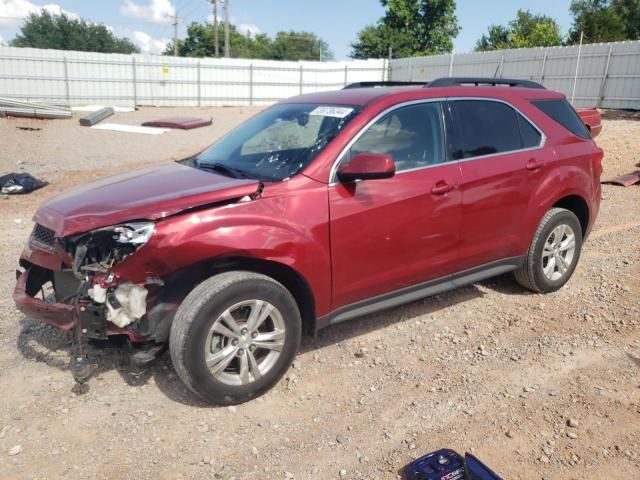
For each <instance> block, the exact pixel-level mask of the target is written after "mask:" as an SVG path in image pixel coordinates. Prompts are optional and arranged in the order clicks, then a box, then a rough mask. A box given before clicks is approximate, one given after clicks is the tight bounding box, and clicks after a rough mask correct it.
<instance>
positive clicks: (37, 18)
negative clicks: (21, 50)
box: [9, 11, 139, 53]
mask: <svg viewBox="0 0 640 480" xmlns="http://www.w3.org/2000/svg"><path fill="white" fill-rule="evenodd" d="M9 44H10V45H11V46H13V47H31V48H52V49H57V50H78V51H81V52H101V53H137V52H139V50H138V47H136V46H135V45H134V44H133V43H132V42H131V40H129V39H128V38H119V37H116V36H115V35H114V34H113V33H111V31H110V30H109V29H108V28H107V27H105V26H104V25H96V24H94V23H91V22H87V21H86V20H82V19H80V20H77V19H73V18H69V17H68V16H66V15H64V14H62V15H52V14H50V13H49V12H47V11H42V13H39V14H36V13H32V14H30V15H29V16H28V17H27V19H26V20H25V22H24V24H23V25H22V27H21V28H20V33H18V34H17V35H16V37H15V38H14V39H13V40H11V42H9Z"/></svg>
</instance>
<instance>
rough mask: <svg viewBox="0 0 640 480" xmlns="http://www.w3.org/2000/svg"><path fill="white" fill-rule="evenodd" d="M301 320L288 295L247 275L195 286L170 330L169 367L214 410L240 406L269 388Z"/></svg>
mask: <svg viewBox="0 0 640 480" xmlns="http://www.w3.org/2000/svg"><path fill="white" fill-rule="evenodd" d="M300 334H301V320H300V312H299V310H298V307H297V305H296V302H295V300H294V298H293V297H292V295H291V294H290V293H289V291H288V290H287V289H286V288H284V287H283V286H282V285H281V284H280V283H278V282H276V281H275V280H273V279H271V278H269V277H266V276H264V275H259V274H256V273H252V272H242V271H237V272H227V273H222V274H219V275H215V276H213V277H211V278H209V279H208V280H206V281H204V282H203V283H201V284H200V285H198V286H197V287H196V288H195V289H194V290H193V291H192V292H191V293H190V294H189V295H188V296H187V298H185V300H184V301H183V303H182V305H181V306H180V308H179V309H178V312H177V313H176V317H175V319H174V321H173V324H172V327H171V335H170V339H169V347H170V351H171V360H172V361H173V365H174V367H175V369H176V371H177V373H178V375H179V376H180V378H181V379H182V380H183V381H184V383H185V384H186V385H187V386H188V387H189V388H190V389H191V390H192V391H193V392H195V393H196V394H198V395H200V396H201V397H203V398H204V399H205V400H208V401H210V402H211V403H214V404H217V405H232V404H236V403H242V402H245V401H247V400H250V399H251V398H254V397H256V396H259V395H261V394H262V393H264V392H266V391H267V390H269V389H270V388H271V387H273V386H274V385H275V384H276V383H277V382H278V381H279V380H280V378H281V377H282V375H283V374H284V373H285V372H286V371H287V369H288V368H289V366H290V365H291V362H293V359H294V357H295V354H296V352H297V350H298V346H299V345H300Z"/></svg>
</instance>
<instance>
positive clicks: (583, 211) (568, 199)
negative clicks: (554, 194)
mask: <svg viewBox="0 0 640 480" xmlns="http://www.w3.org/2000/svg"><path fill="white" fill-rule="evenodd" d="M551 208H564V209H565V210H569V211H570V212H572V213H573V214H574V215H575V216H576V217H578V221H579V222H580V227H581V229H582V238H583V239H584V238H586V237H587V232H588V231H589V221H590V212H589V204H588V203H587V201H586V200H585V199H584V198H583V197H582V196H580V195H575V194H573V195H566V196H564V197H562V198H561V199H559V200H558V201H556V202H555V203H554V204H553V205H552V206H551Z"/></svg>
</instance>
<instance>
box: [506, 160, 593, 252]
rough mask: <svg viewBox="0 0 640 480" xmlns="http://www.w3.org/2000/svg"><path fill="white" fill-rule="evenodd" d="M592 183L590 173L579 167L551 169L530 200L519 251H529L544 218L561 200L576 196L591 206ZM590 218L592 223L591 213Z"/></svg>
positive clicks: (568, 166)
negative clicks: (589, 188)
mask: <svg viewBox="0 0 640 480" xmlns="http://www.w3.org/2000/svg"><path fill="white" fill-rule="evenodd" d="M591 182H592V179H591V178H590V176H589V174H588V172H587V171H585V170H584V169H582V168H579V167H575V166H570V165H565V166H562V167H556V168H553V169H551V170H550V171H549V173H548V174H547V175H546V176H545V177H544V178H543V179H542V180H541V181H540V183H539V184H538V188H537V189H536V191H535V193H534V194H533V195H532V196H531V199H530V200H529V208H528V210H527V215H526V220H525V222H524V229H523V230H524V235H522V237H521V240H520V242H521V243H520V245H519V246H518V250H519V251H521V252H526V251H527V250H528V248H529V245H530V243H531V240H532V239H533V235H534V234H535V232H536V230H537V229H538V226H539V225H540V221H541V220H542V217H543V216H544V215H545V213H547V212H548V211H549V210H550V209H551V208H552V207H553V206H554V205H555V204H556V203H557V202H559V201H560V200H561V199H563V198H565V197H568V196H571V195H575V196H578V197H581V198H583V199H584V200H585V202H586V203H587V206H589V205H590V203H589V199H590V198H591V196H590V194H589V192H588V190H587V188H586V187H588V186H589V185H591ZM558 187H561V188H558ZM589 218H590V222H592V221H593V220H592V215H591V212H589Z"/></svg>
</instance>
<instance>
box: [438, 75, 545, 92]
mask: <svg viewBox="0 0 640 480" xmlns="http://www.w3.org/2000/svg"><path fill="white" fill-rule="evenodd" d="M463 85H475V86H476V87H480V86H493V87H495V86H498V85H504V86H508V87H521V88H542V89H544V87H543V86H542V85H541V84H539V83H538V82H533V81H531V80H518V79H514V78H488V77H487V78H485V77H444V78H438V79H436V80H433V81H431V82H429V83H428V84H427V85H426V86H427V87H429V88H435V87H455V86H463Z"/></svg>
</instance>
